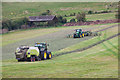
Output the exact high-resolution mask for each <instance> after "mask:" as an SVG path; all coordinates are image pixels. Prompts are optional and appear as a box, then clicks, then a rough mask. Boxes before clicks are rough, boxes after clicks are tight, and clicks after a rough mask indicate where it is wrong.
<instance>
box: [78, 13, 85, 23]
mask: <svg viewBox="0 0 120 80" xmlns="http://www.w3.org/2000/svg"><path fill="white" fill-rule="evenodd" d="M76 19H77V22H80V21H82V22H85V21H86V15H85V13H78V14H77V15H76Z"/></svg>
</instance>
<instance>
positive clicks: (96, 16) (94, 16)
mask: <svg viewBox="0 0 120 80" xmlns="http://www.w3.org/2000/svg"><path fill="white" fill-rule="evenodd" d="M115 15H116V13H103V14H90V15H86V21H96V20H109V19H116V17H115ZM64 18H66V19H67V21H68V22H70V20H71V19H72V18H74V19H75V18H76V16H71V17H64ZM76 21H77V19H76Z"/></svg>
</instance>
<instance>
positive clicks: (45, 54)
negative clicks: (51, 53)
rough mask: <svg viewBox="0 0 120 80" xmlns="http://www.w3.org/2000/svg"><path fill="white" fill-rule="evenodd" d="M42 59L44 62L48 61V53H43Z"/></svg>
mask: <svg viewBox="0 0 120 80" xmlns="http://www.w3.org/2000/svg"><path fill="white" fill-rule="evenodd" d="M41 59H42V60H46V59H47V53H46V52H42V53H41Z"/></svg>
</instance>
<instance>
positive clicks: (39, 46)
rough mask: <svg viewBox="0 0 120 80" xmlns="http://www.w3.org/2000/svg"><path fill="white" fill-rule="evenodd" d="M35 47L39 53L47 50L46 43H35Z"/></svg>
mask: <svg viewBox="0 0 120 80" xmlns="http://www.w3.org/2000/svg"><path fill="white" fill-rule="evenodd" d="M35 47H38V49H39V50H40V51H45V50H47V44H46V43H35Z"/></svg>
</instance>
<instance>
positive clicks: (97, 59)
mask: <svg viewBox="0 0 120 80" xmlns="http://www.w3.org/2000/svg"><path fill="white" fill-rule="evenodd" d="M113 25H116V24H104V25H96V26H95V27H96V28H95V27H93V26H87V28H86V29H90V27H93V29H94V30H95V31H96V30H98V26H101V27H99V28H100V29H103V28H105V27H109V26H113ZM69 28H72V29H74V28H73V27H66V28H65V29H69ZM76 28H80V26H79V27H76ZM61 29H62V28H61ZM83 29H84V28H83ZM94 30H93V31H94ZM100 33H101V34H102V35H101V36H96V37H93V38H89V40H83V41H82V42H79V41H78V42H77V43H75V44H71V46H68V47H65V48H63V49H61V50H58V51H54V52H53V54H60V53H62V52H68V51H72V50H76V49H80V48H82V47H85V46H89V45H91V44H93V43H95V42H98V41H100V40H103V39H106V38H108V37H110V36H112V35H114V34H117V33H118V27H113V28H110V29H107V30H105V31H102V32H100ZM11 34H12V33H11ZM51 34H52V33H51ZM6 35H9V34H6ZM39 38H40V37H39ZM60 38H61V37H60ZM53 39H54V38H53ZM31 40H32V39H31ZM76 40H77V39H72V41H76ZM79 40H80V39H79ZM61 42H62V41H61ZM68 43H70V42H68ZM86 44H87V45H86ZM51 46H52V45H51ZM51 46H50V47H51ZM56 47H57V46H56ZM2 70H3V73H2V74H3V78H8V77H9V78H20V77H24V78H28V77H29V78H117V77H118V37H115V38H113V39H110V40H108V41H105V42H103V43H101V44H99V45H96V46H94V47H92V48H90V49H87V50H85V51H82V52H73V53H70V54H65V55H61V56H57V57H54V58H53V59H51V60H44V61H40V62H37V61H36V62H19V63H18V62H17V61H16V60H15V59H9V60H3V65H2ZM28 73H29V74H28ZM29 75H31V76H29Z"/></svg>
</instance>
